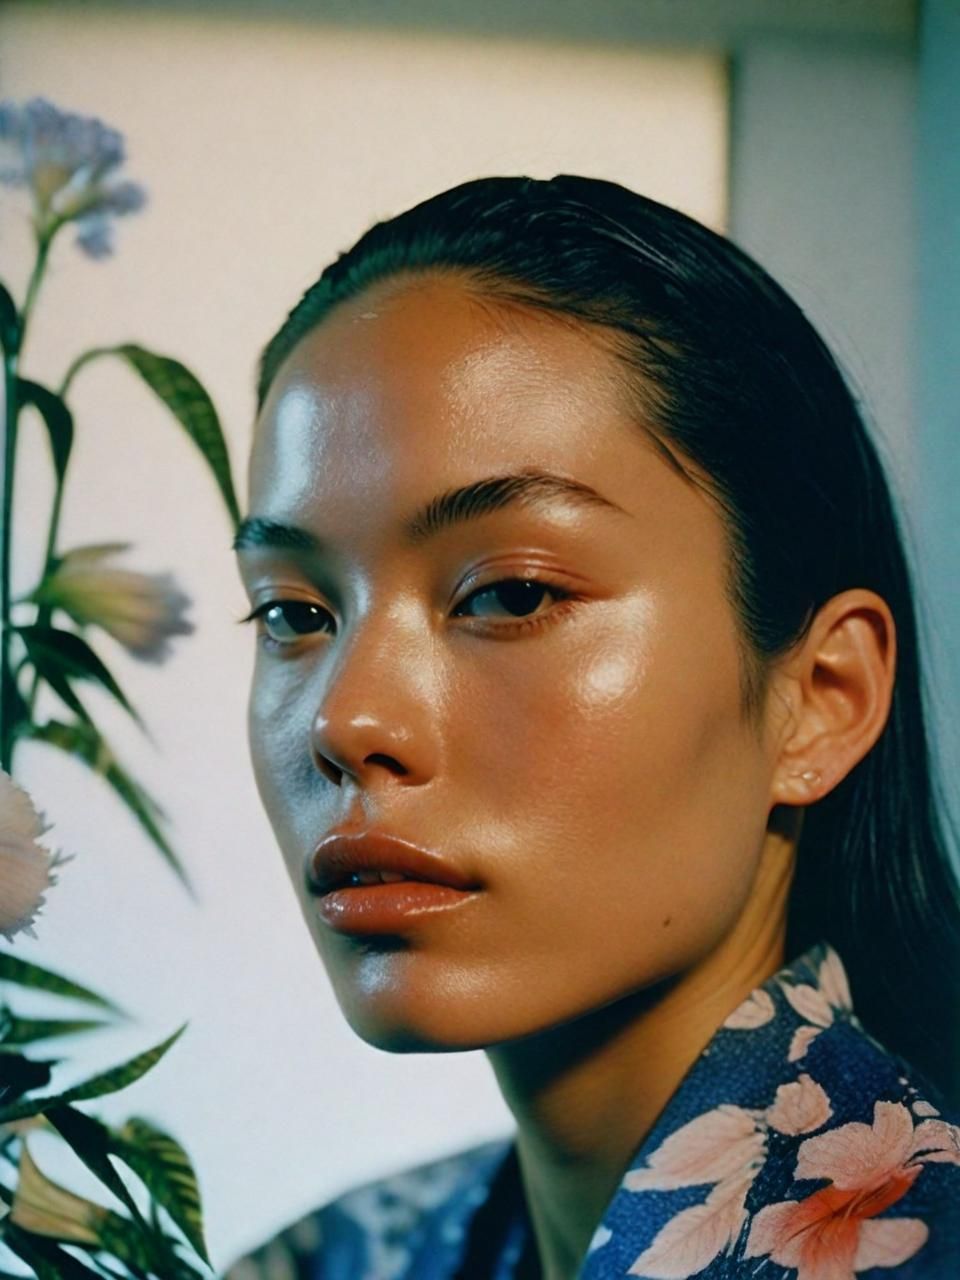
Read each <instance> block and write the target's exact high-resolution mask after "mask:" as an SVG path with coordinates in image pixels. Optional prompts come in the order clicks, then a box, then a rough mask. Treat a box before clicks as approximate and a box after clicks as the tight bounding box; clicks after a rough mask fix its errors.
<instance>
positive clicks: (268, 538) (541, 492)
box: [232, 467, 629, 552]
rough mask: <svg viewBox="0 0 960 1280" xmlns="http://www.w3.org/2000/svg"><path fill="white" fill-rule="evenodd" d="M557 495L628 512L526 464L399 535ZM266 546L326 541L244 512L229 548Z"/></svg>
mask: <svg viewBox="0 0 960 1280" xmlns="http://www.w3.org/2000/svg"><path fill="white" fill-rule="evenodd" d="M556 499H560V500H563V501H567V502H570V501H573V502H575V503H578V504H579V505H581V506H591V507H604V508H606V509H607V510H612V511H619V512H620V513H621V514H622V515H629V512H627V511H625V510H624V508H623V507H621V506H619V505H618V504H617V503H616V502H613V501H611V500H610V499H609V498H605V497H604V496H603V494H601V493H598V492H597V490H596V489H594V488H592V487H591V486H590V485H588V484H584V483H583V481H581V480H574V479H573V478H572V477H570V476H562V475H558V474H556V473H555V472H552V471H541V470H540V469H539V468H535V467H526V468H524V469H523V470H522V471H516V472H510V473H509V474H507V475H500V476H487V477H486V478H485V479H483V480H476V481H474V482H473V483H472V484H466V485H461V486H460V487H459V488H457V489H448V490H447V491H446V492H444V493H440V494H438V495H437V496H436V497H435V498H431V499H430V500H429V501H428V502H426V503H424V504H423V506H421V507H420V508H419V509H418V510H417V511H416V512H414V514H413V515H412V516H409V517H408V518H407V519H406V520H405V521H404V522H403V524H402V526H401V536H402V537H403V538H404V540H405V541H406V542H408V543H411V544H416V543H420V542H424V541H426V539H427V538H430V537H432V536H433V535H434V534H436V533H438V532H439V531H440V530H441V529H444V528H448V527H449V526H450V525H453V524H458V523H460V522H462V521H465V520H475V519H477V518H479V517H480V516H484V515H487V514H489V513H490V512H492V511H500V510H502V509H503V508H504V507H508V506H511V505H513V504H515V503H519V502H522V501H524V500H532V501H534V502H538V501H546V502H550V501H551V500H556ZM265 547H277V548H282V549H283V550H288V551H289V550H294V551H313V552H316V551H321V550H323V547H324V542H323V539H322V538H319V537H318V536H317V535H316V534H315V533H311V532H310V530H309V529H304V528H301V527H300V526H299V525H293V524H285V523H283V522H282V521H279V520H271V519H269V518H267V517H264V516H248V517H247V518H246V519H245V520H243V521H241V523H240V525H239V527H238V529H237V533H236V537H235V538H234V540H233V544H232V549H233V550H234V551H246V550H253V549H260V548H265Z"/></svg>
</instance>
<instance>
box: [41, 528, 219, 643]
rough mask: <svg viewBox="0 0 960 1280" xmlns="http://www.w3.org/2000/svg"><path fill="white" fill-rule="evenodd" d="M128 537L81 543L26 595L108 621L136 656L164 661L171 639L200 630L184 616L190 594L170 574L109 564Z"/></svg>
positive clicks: (83, 617)
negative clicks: (107, 559) (143, 571)
mask: <svg viewBox="0 0 960 1280" xmlns="http://www.w3.org/2000/svg"><path fill="white" fill-rule="evenodd" d="M129 546H130V543H128V542H104V543H98V544H96V545H92V546H83V547H75V548H74V549H73V550H72V551H68V552H67V553H66V554H65V555H64V556H63V557H62V559H61V561H60V563H59V564H58V566H57V568H56V569H55V570H54V572H53V573H52V574H50V576H49V577H47V578H46V579H45V580H44V581H43V582H42V583H41V584H40V586H39V587H38V588H37V589H36V590H35V591H34V592H32V593H31V595H29V596H27V597H26V599H28V600H33V601H36V602H38V603H44V604H49V605H54V606H56V607H57V608H60V609H64V610H65V611H66V612H67V613H69V614H70V616H71V617H72V618H73V619H74V620H75V621H76V622H79V623H80V624H81V625H84V626H85V625H93V626H97V627H102V628H103V630H104V631H107V632H109V634H110V635H112V636H113V638H114V639H115V640H118V641H119V642H120V644H122V645H123V646H124V647H125V648H126V649H128V650H129V651H130V653H131V654H133V656H134V657H135V658H140V659H141V660H142V661H144V662H157V663H159V662H163V661H164V660H165V658H166V657H167V656H168V654H169V647H168V640H169V637H170V636H174V635H189V634H190V633H191V632H192V631H194V630H195V628H194V625H193V623H192V622H189V621H188V620H187V619H186V618H184V617H183V611H184V610H185V609H186V608H187V607H188V606H189V604H190V598H189V596H186V595H184V594H183V592H182V591H180V590H179V588H178V587H177V585H176V583H175V582H174V580H173V577H172V576H171V575H170V574H168V573H167V574H156V573H154V574H147V573H137V572H135V571H134V570H132V569H118V568H116V567H115V566H113V565H107V564H103V563H102V561H103V559H104V557H106V556H109V555H112V554H114V553H116V552H119V551H125V550H127V548H128V547H129Z"/></svg>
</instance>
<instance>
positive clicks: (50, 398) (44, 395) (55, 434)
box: [17, 378, 73, 483]
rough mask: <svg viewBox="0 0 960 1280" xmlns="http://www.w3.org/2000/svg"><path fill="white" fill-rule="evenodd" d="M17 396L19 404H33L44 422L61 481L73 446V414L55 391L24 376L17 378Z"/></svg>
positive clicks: (60, 481)
mask: <svg viewBox="0 0 960 1280" xmlns="http://www.w3.org/2000/svg"><path fill="white" fill-rule="evenodd" d="M17 397H18V399H19V400H20V403H21V404H31V405H33V407H34V408H35V409H36V410H37V412H38V413H39V414H40V416H41V418H43V420H44V422H45V423H46V427H47V431H48V433H49V435H50V450H51V452H52V454H53V467H54V470H55V471H56V474H57V480H58V482H59V483H62V482H63V477H64V474H65V472H66V470H67V463H68V462H69V460H70V450H71V449H72V448H73V415H72V414H71V412H70V410H69V409H68V408H67V406H66V405H65V404H64V402H63V401H62V400H61V399H60V397H59V396H58V395H56V393H55V392H53V391H50V390H48V388H47V387H42V386H41V385H40V384H39V383H38V382H30V381H29V380H28V379H26V378H18V379H17Z"/></svg>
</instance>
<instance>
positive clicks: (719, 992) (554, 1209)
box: [486, 832, 793, 1280]
mask: <svg viewBox="0 0 960 1280" xmlns="http://www.w3.org/2000/svg"><path fill="white" fill-rule="evenodd" d="M791 845H792V841H789V840H785V839H784V838H783V837H782V836H779V835H777V834H776V833H774V832H768V833H767V837H766V842H765V845H764V849H763V853H762V854H761V858H760V862H759V864H758V872H757V877H756V880H755V884H754V892H753V893H752V895H751V897H750V899H749V901H748V903H747V906H746V907H745V908H744V910H743V912H742V913H741V915H740V917H739V918H738V920H737V923H736V924H735V925H734V927H733V929H732V930H731V931H730V932H729V933H728V934H727V935H726V936H725V937H724V939H723V940H722V942H721V943H720V944H719V945H718V946H717V947H715V948H714V949H713V950H712V951H711V952H709V953H708V954H707V955H706V956H705V957H703V958H702V959H701V960H699V961H698V962H697V963H696V964H694V965H693V966H692V967H690V968H689V969H687V970H685V971H684V972H683V973H681V974H678V975H676V976H674V977H671V978H670V979H668V980H666V981H664V982H660V983H655V984H654V985H652V986H650V987H647V988H645V989H644V990H642V991H639V992H636V993H633V994H631V995H629V996H627V997H626V998H624V999H622V1000H618V1001H615V1002H614V1003H612V1004H610V1005H608V1006H606V1007H605V1008H602V1009H599V1010H596V1011H594V1012H592V1013H590V1014H588V1015H587V1016H586V1017H584V1018H579V1019H577V1020H576V1021H573V1022H570V1023H565V1024H563V1025H562V1026H559V1027H553V1028H551V1029H550V1030H548V1031H546V1032H543V1033H542V1034H539V1035H535V1036H529V1037H526V1038H524V1039H523V1040H516V1041H511V1042H509V1043H506V1044H500V1045H497V1046H494V1047H492V1048H490V1049H488V1050H487V1051H486V1052H487V1056H488V1058H489V1059H490V1062H491V1065H492V1066H493V1069H494V1072H495V1073H496V1076H497V1081H498V1083H499V1086H500V1090H501V1092H502V1093H503V1096H504V1099H505V1100H506V1102H507V1105H508V1106H509V1107H510V1109H511V1111H512V1112H513V1115H514V1118H515V1119H516V1122H517V1153H518V1156H519V1162H520V1169H521V1173H522V1178H523V1187H524V1194H525V1198H526V1201H527V1205H528V1207H529V1210H530V1218H531V1223H532V1226H533V1231H534V1235H535V1238H536V1243H537V1250H538V1254H539V1257H540V1262H541V1270H542V1274H543V1276H544V1280H573V1277H575V1276H576V1274H577V1272H578V1270H579V1268H580V1265H581V1263H582V1261H583V1258H584V1256H585V1254H586V1252H587V1249H588V1246H589V1244H590V1240H591V1238H592V1236H593V1233H594V1231H595V1229H596V1227H597V1226H598V1225H599V1223H600V1220H601V1218H602V1216H603V1212H604V1210H605V1208H606V1206H607V1204H608V1203H609V1201H610V1199H611V1198H612V1196H613V1194H614V1192H615V1191H616V1188H617V1186H618V1184H619V1182H620V1180H621V1178H622V1177H623V1174H624V1173H625V1172H626V1170H627V1168H628V1167H629V1164H630V1159H631V1156H632V1155H633V1153H634V1152H635V1150H636V1148H637V1147H638V1146H639V1145H640V1143H641V1142H642V1141H643V1139H644V1138H645V1137H646V1135H647V1134H648V1133H649V1132H650V1130H651V1128H652V1127H653V1125H654V1123H655V1121H656V1119H657V1117H658V1116H659V1115H660V1113H661V1111H662V1110H663V1108H664V1106H665V1105H666V1104H667V1102H668V1101H669V1100H670V1098H671V1097H672V1095H673V1094H674V1092H675V1091H676V1089H677V1086H678V1085H679V1084H680V1082H681V1080H682V1079H683V1077H684V1075H685V1074H686V1073H687V1071H688V1069H689V1068H690V1067H691V1066H692V1064H693V1063H694V1062H695V1061H696V1059H697V1058H698V1057H699V1055H700V1053H701V1052H702V1050H703V1049H704V1047H705V1046H706V1045H707V1044H708V1043H709V1041H710V1039H711V1037H712V1036H713V1034H714V1032H715V1031H716V1029H717V1027H719V1025H720V1024H721V1023H722V1022H723V1020H724V1019H725V1018H726V1016H727V1015H728V1014H729V1013H731V1012H732V1010H733V1009H735V1008H736V1006H737V1005H738V1004H739V1003H740V1002H741V1001H742V1000H744V999H745V998H746V997H747V996H748V995H749V994H750V992H751V991H752V990H753V989H754V987H756V986H759V985H761V984H762V983H763V982H765V981H766V980H767V978H769V977H770V976H771V975H772V974H773V973H775V972H776V971H777V970H778V969H779V968H780V967H782V965H783V963H784V954H783V953H784V925H785V908H786V897H787V892H788V890H789V882H790V876H791V873H792V865H793V858H792V853H793V850H792V848H791V847H790V846H791Z"/></svg>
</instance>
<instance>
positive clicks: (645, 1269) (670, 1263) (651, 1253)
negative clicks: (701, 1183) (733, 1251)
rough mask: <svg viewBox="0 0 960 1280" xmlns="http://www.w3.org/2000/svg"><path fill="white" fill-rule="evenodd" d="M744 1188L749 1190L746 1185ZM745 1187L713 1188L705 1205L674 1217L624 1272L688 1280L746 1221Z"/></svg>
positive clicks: (653, 1278) (661, 1279) (740, 1184)
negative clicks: (744, 1205)
mask: <svg viewBox="0 0 960 1280" xmlns="http://www.w3.org/2000/svg"><path fill="white" fill-rule="evenodd" d="M746 1186H747V1187H748V1186H749V1181H747V1183H746ZM718 1193H719V1194H718ZM745 1195H746V1190H745V1189H744V1183H743V1182H742V1181H741V1182H736V1184H735V1186H733V1187H728V1186H725V1185H724V1184H723V1183H721V1184H720V1186H718V1187H715V1188H714V1190H713V1192H711V1194H710V1195H709V1196H708V1197H707V1200H706V1203H704V1204H697V1205H693V1206H692V1207H691V1208H689V1209H682V1210H681V1211H680V1213H678V1214H675V1215H674V1217H672V1218H671V1219H670V1221H669V1222H667V1223H666V1224H665V1225H664V1226H663V1227H662V1228H661V1229H660V1231H659V1232H658V1233H657V1236H656V1238H655V1239H654V1240H653V1242H652V1243H651V1244H650V1246H649V1247H648V1248H646V1249H645V1250H644V1251H643V1253H641V1254H640V1256H639V1257H637V1258H635V1259H634V1261H633V1264H632V1265H631V1266H630V1268H629V1270H628V1271H627V1275H631V1276H646V1277H648V1278H649V1280H687V1277H689V1276H694V1275H696V1274H697V1272H699V1271H702V1270H703V1269H704V1267H708V1266H709V1265H710V1263H711V1262H712V1261H713V1260H714V1258H715V1257H716V1256H717V1254H718V1253H720V1252H721V1251H722V1250H723V1249H725V1248H728V1247H729V1246H730V1245H731V1244H732V1243H733V1241H734V1240H735V1239H736V1238H737V1236H738V1235H739V1233H740V1228H741V1227H742V1226H743V1223H744V1221H745V1219H746V1212H745V1210H744V1207H743V1201H744V1197H745Z"/></svg>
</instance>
